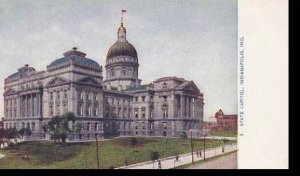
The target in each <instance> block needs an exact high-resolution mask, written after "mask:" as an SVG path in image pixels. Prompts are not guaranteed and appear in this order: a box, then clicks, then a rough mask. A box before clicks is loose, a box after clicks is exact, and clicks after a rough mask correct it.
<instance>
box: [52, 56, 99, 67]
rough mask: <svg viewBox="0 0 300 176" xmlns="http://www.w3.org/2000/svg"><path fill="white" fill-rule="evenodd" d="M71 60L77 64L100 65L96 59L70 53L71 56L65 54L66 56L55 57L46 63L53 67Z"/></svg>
mask: <svg viewBox="0 0 300 176" xmlns="http://www.w3.org/2000/svg"><path fill="white" fill-rule="evenodd" d="M72 61H73V62H75V63H76V64H78V65H82V66H91V67H96V68H100V65H99V64H98V63H97V62H96V61H94V60H92V59H88V58H85V57H81V56H76V55H72V56H67V57H64V58H60V59H56V60H55V61H53V62H52V63H51V64H50V65H48V67H54V66H58V65H64V64H66V63H70V62H72Z"/></svg>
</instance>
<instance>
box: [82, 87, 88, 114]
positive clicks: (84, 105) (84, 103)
mask: <svg viewBox="0 0 300 176" xmlns="http://www.w3.org/2000/svg"><path fill="white" fill-rule="evenodd" d="M82 92H83V116H84V117H86V115H87V114H86V108H87V103H86V92H85V91H82Z"/></svg>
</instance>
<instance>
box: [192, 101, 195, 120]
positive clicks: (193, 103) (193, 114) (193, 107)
mask: <svg viewBox="0 0 300 176" xmlns="http://www.w3.org/2000/svg"><path fill="white" fill-rule="evenodd" d="M192 117H195V98H192Z"/></svg>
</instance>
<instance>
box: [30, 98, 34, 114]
mask: <svg viewBox="0 0 300 176" xmlns="http://www.w3.org/2000/svg"><path fill="white" fill-rule="evenodd" d="M30 106H31V108H30V109H31V113H30V115H31V117H33V116H34V94H33V93H32V94H31V101H30Z"/></svg>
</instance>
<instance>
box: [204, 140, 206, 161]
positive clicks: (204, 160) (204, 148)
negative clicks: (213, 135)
mask: <svg viewBox="0 0 300 176" xmlns="http://www.w3.org/2000/svg"><path fill="white" fill-rule="evenodd" d="M205 136H206V134H204V142H203V144H204V151H203V160H204V161H205Z"/></svg>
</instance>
